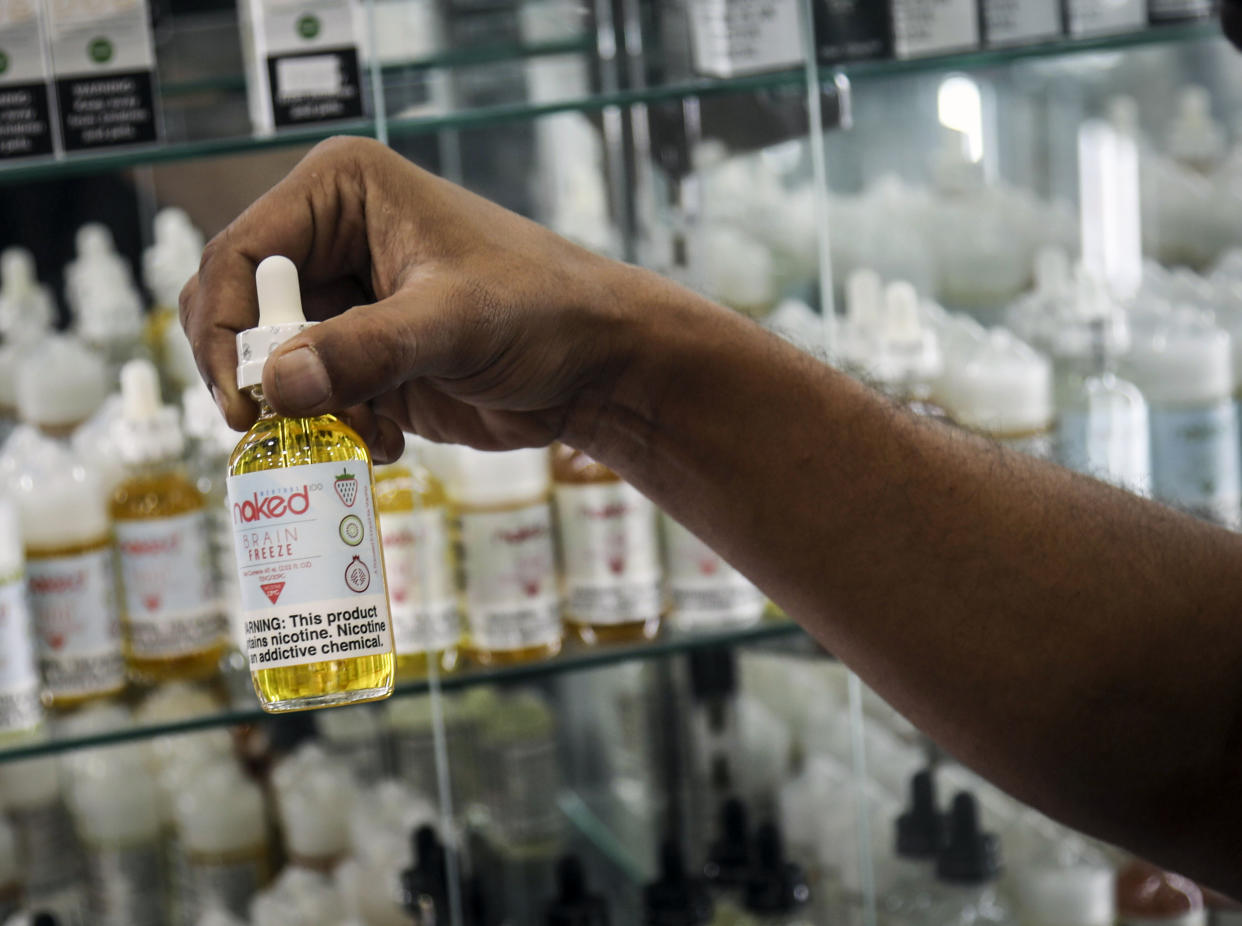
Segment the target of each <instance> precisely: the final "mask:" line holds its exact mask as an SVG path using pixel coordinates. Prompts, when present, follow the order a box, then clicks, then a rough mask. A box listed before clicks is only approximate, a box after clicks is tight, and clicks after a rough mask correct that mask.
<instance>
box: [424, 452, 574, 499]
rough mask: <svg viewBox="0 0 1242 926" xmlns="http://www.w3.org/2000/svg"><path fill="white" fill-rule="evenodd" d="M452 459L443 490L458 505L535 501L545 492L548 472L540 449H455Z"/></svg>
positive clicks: (548, 480)
mask: <svg viewBox="0 0 1242 926" xmlns="http://www.w3.org/2000/svg"><path fill="white" fill-rule="evenodd" d="M455 450H456V453H455V457H456V459H455V460H454V461H453V470H452V473H451V476H450V478H449V481H448V485H447V487H446V488H447V489H448V493H449V496H450V497H451V498H452V499H453V501H455V502H457V503H458V504H462V505H476V506H486V505H502V504H506V503H513V502H538V501H540V500H542V499H543V498H544V497H545V496H546V495H547V493H548V489H549V485H550V479H551V475H550V472H549V469H548V453H547V450H545V449H543V448H533V449H528V450H507V451H501V452H499V453H492V452H489V451H484V450H474V449H473V448H471V447H457V448H455Z"/></svg>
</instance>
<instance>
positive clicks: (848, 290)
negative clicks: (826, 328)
mask: <svg viewBox="0 0 1242 926" xmlns="http://www.w3.org/2000/svg"><path fill="white" fill-rule="evenodd" d="M883 302H884V281H883V280H881V279H880V275H879V274H878V273H876V272H875V271H874V270H872V269H870V268H869V267H859V268H858V269H857V270H854V271H853V272H852V273H850V275H849V276H848V277H847V278H846V280H845V323H844V324H843V325H842V326H841V328H840V331H839V335H840V336H839V338H838V343H837V352H838V353H839V354H840V356H841V359H842V360H843V361H844V362H845V364H846V365H847V366H849V367H852V368H854V369H855V370H868V369H869V368H870V366H871V363H872V360H873V357H872V355H873V354H874V353H875V348H876V344H875V341H876V337H877V335H878V332H879V328H880V325H881V323H882V320H881V313H882V311H883Z"/></svg>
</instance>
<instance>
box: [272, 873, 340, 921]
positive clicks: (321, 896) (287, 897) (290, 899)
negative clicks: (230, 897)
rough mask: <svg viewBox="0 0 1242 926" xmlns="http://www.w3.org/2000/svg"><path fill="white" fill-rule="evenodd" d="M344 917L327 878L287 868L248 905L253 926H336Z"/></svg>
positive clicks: (331, 884)
mask: <svg viewBox="0 0 1242 926" xmlns="http://www.w3.org/2000/svg"><path fill="white" fill-rule="evenodd" d="M344 916H345V909H344V906H343V905H342V903H341V897H340V895H339V894H338V893H337V891H336V888H335V886H334V885H333V883H332V881H331V880H330V879H329V878H326V877H324V876H323V875H321V874H318V873H316V872H313V871H307V870H306V869H304V868H299V867H298V866H296V865H290V866H289V867H288V868H286V869H285V870H284V871H283V872H281V874H280V877H279V878H277V879H276V881H275V883H273V884H272V886H271V887H269V888H268V889H267V890H265V891H264V892H263V893H261V894H259V895H258V896H257V897H255V899H254V902H253V903H251V905H250V921H251V922H252V923H253V924H254V926H339V924H340V922H341V920H342V919H343V918H344Z"/></svg>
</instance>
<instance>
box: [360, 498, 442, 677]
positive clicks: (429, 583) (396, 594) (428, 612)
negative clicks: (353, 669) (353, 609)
mask: <svg viewBox="0 0 1242 926" xmlns="http://www.w3.org/2000/svg"><path fill="white" fill-rule="evenodd" d="M379 523H380V538H381V546H382V547H383V550H384V571H385V573H386V574H387V577H388V600H389V603H390V604H391V605H392V632H393V639H394V642H395V643H396V647H397V652H398V653H401V654H409V653H426V652H429V651H430V652H438V651H440V650H445V649H449V648H451V647H453V646H456V645H457V641H458V640H459V639H460V638H461V622H460V620H459V619H458V616H457V598H456V595H455V591H454V588H453V564H452V561H451V560H450V558H449V536H448V523H447V516H446V514H445V512H444V509H443V508H429V509H426V510H424V511H382V512H380V516H379Z"/></svg>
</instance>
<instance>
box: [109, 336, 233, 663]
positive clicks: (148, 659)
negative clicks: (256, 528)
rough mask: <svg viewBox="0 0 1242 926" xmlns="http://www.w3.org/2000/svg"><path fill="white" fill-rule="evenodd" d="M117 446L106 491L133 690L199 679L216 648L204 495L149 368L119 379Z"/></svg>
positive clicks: (219, 635)
mask: <svg viewBox="0 0 1242 926" xmlns="http://www.w3.org/2000/svg"><path fill="white" fill-rule="evenodd" d="M121 395H122V399H123V416H122V419H121V421H120V423H119V425H120V426H119V430H118V438H117V443H118V446H119V449H120V451H121V455H122V458H123V459H124V461H125V464H126V467H127V476H126V478H125V479H123V480H122V481H121V483H120V484H119V485H118V486H117V487H116V488H115V489H114V490H113V492H112V504H111V515H112V522H113V530H114V531H115V534H116V544H117V559H118V562H119V563H120V576H121V591H122V602H123V610H122V614H123V626H124V631H125V660H126V664H127V666H128V668H129V674H130V678H131V679H133V680H134V681H135V682H138V683H140V684H156V683H159V682H168V681H174V680H185V681H189V680H195V679H204V678H208V677H210V676H212V675H214V674H215V673H216V671H217V670H218V667H219V663H220V656H221V654H222V652H223V650H224V634H225V628H224V617H223V614H222V613H221V609H220V602H219V600H218V597H217V595H216V589H215V580H214V578H213V575H212V569H211V554H210V550H209V548H208V543H207V516H206V505H205V502H204V500H203V495H202V493H201V492H199V490H198V488H197V487H196V486H195V485H194V483H192V482H191V481H190V478H189V476H188V475H187V473H186V472H185V468H184V467H183V466H182V463H181V454H182V451H183V449H184V443H185V441H184V436H183V435H182V433H181V425H180V423H179V420H178V415H177V412H176V410H175V409H173V408H171V407H169V406H164V405H161V404H160V395H159V379H158V374H157V373H156V370H155V366H154V365H153V364H152V363H151V362H150V361H148V360H133V361H130V362H129V363H127V364H126V365H125V367H124V368H123V369H122V371H121Z"/></svg>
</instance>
